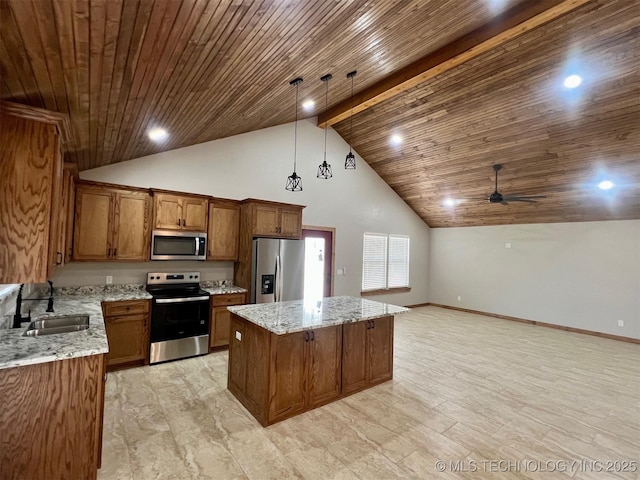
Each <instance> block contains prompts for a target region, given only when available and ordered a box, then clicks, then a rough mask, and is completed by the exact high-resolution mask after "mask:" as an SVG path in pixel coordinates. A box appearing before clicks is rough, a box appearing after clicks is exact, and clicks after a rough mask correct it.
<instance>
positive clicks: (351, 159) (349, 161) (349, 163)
mask: <svg viewBox="0 0 640 480" xmlns="http://www.w3.org/2000/svg"><path fill="white" fill-rule="evenodd" d="M356 73H358V72H357V71H356V70H354V71H353V72H349V73H347V78H350V79H351V113H350V114H349V123H350V126H349V153H347V158H345V160H344V168H345V170H355V169H356V157H355V155H354V154H353V152H352V151H351V139H352V138H353V77H355V76H356Z"/></svg>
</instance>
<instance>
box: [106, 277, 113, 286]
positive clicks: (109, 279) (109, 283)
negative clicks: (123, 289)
mask: <svg viewBox="0 0 640 480" xmlns="http://www.w3.org/2000/svg"><path fill="white" fill-rule="evenodd" d="M112 283H113V277H112V276H111V275H107V285H111V284H112Z"/></svg>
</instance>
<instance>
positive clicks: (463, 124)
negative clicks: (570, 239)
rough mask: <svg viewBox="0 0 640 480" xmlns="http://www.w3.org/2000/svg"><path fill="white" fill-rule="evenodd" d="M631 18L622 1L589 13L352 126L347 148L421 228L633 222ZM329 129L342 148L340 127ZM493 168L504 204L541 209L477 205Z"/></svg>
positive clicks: (634, 59) (632, 5)
mask: <svg viewBox="0 0 640 480" xmlns="http://www.w3.org/2000/svg"><path fill="white" fill-rule="evenodd" d="M639 18H640V6H639V5H638V4H637V2H634V1H633V0H628V1H627V0H620V1H614V2H605V1H593V2H590V3H588V4H586V5H585V6H583V7H580V8H579V9H577V10H576V11H575V12H572V13H570V14H567V15H566V16H564V17H561V18H559V19H557V20H555V21H553V22H552V23H549V24H547V25H545V26H543V27H540V28H538V29H536V30H533V31H531V32H529V33H527V34H525V35H523V36H522V37H519V38H517V39H515V40H512V41H510V42H508V43H506V44H504V45H503V46H502V47H501V48H498V49H495V50H494V51H491V52H488V53H487V54H484V55H482V56H481V57H479V58H477V59H475V60H472V61H469V62H467V63H465V64H464V65H461V66H460V67H457V68H454V69H452V70H450V71H448V72H446V73H444V74H442V75H439V76H437V77H435V78H433V79H431V80H429V81H426V82H424V83H422V84H420V85H418V86H417V87H414V88H412V89H409V90H407V91H406V92H405V93H404V94H401V95H398V96H396V97H394V98H391V99H389V100H387V101H385V102H383V103H380V104H378V105H376V106H373V107H371V108H369V109H368V110H365V111H364V112H361V113H359V114H357V115H355V116H354V118H353V140H352V143H353V147H354V149H355V150H356V151H357V152H358V153H359V154H360V155H361V156H362V157H363V158H364V159H365V160H366V161H367V162H368V163H369V164H370V165H371V166H372V167H373V168H374V170H375V171H376V172H377V173H378V174H379V175H380V176H381V177H382V178H383V179H384V180H385V181H386V182H387V183H388V184H389V185H390V186H391V187H392V188H393V189H394V190H395V191H396V192H397V193H398V194H399V195H400V196H401V197H402V198H403V199H404V200H405V201H406V202H407V203H408V204H409V205H411V206H412V208H413V209H414V210H415V211H416V212H417V213H418V214H419V215H420V216H421V217H422V218H423V219H424V220H425V222H427V223H428V224H429V225H431V226H451V225H456V226H465V225H496V224H508V223H540V222H565V221H591V220H607V219H631V218H640V40H639V38H640V33H639V30H640V26H639V22H638V19H639ZM571 58H573V62H574V64H575V68H577V69H578V70H580V73H581V74H582V75H583V77H584V84H583V85H582V86H580V87H579V88H578V89H576V90H574V91H570V90H567V89H565V88H564V87H563V86H562V81H563V79H564V77H565V76H566V74H567V72H568V71H569V68H568V67H567V64H569V63H571V61H572V60H571ZM335 128H336V130H337V131H338V133H340V134H341V135H343V136H345V137H346V138H348V135H349V121H348V120H346V121H343V122H341V123H338V124H337V125H335ZM394 132H397V133H399V134H401V135H402V136H403V137H404V142H403V143H402V145H401V146H399V147H394V146H392V145H391V144H390V143H389V138H390V135H391V134H392V133H394ZM495 163H500V164H503V165H504V169H503V170H502V171H501V172H500V181H499V190H500V191H501V192H502V193H503V194H521V195H522V194H525V195H536V194H537V195H547V197H548V198H546V199H542V200H540V201H539V202H538V203H536V204H524V203H522V204H520V203H511V204H510V205H508V206H503V205H499V204H488V203H487V202H483V201H482V200H478V199H482V198H484V197H486V196H488V195H489V194H490V193H491V192H492V191H493V186H494V185H493V183H494V176H493V175H494V174H493V171H492V169H491V165H493V164H495ZM604 176H610V177H611V178H612V179H613V180H614V182H615V183H616V187H615V188H614V189H613V190H612V191H610V192H602V191H600V190H599V189H597V188H596V184H597V183H598V181H599V180H600V179H602V178H604ZM446 198H453V199H460V200H461V201H460V203H459V204H458V205H457V206H456V207H453V208H452V207H448V206H445V205H443V201H444V200H445V199H446Z"/></svg>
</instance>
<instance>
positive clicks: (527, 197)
mask: <svg viewBox="0 0 640 480" xmlns="http://www.w3.org/2000/svg"><path fill="white" fill-rule="evenodd" d="M504 198H505V199H506V200H516V201H522V200H536V199H539V198H547V196H546V195H507V196H505V197H504Z"/></svg>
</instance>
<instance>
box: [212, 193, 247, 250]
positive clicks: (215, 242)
mask: <svg viewBox="0 0 640 480" xmlns="http://www.w3.org/2000/svg"><path fill="white" fill-rule="evenodd" d="M239 233H240V204H239V203H238V202H234V201H229V200H219V199H215V200H211V201H210V202H209V229H208V230H207V243H208V248H207V260H232V261H235V260H238V238H239Z"/></svg>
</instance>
